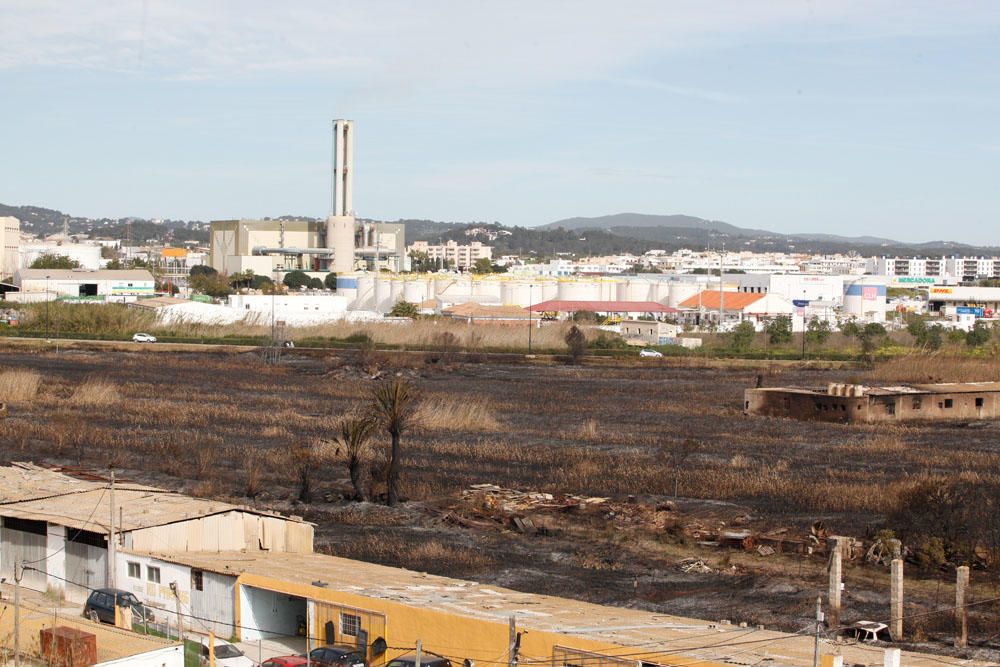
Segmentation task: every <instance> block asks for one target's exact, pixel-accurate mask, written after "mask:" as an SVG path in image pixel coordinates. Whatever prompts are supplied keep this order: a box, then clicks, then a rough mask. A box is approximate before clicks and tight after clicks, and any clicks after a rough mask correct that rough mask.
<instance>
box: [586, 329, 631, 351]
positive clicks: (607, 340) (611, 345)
mask: <svg viewBox="0 0 1000 667" xmlns="http://www.w3.org/2000/svg"><path fill="white" fill-rule="evenodd" d="M590 345H591V347H593V348H594V349H597V350H624V349H626V348H628V343H626V342H625V339H624V338H622V337H621V336H617V335H615V334H612V333H609V332H607V331H602V332H600V333H599V334H597V337H596V338H595V339H594V340H592V341H591V342H590Z"/></svg>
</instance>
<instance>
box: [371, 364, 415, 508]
mask: <svg viewBox="0 0 1000 667" xmlns="http://www.w3.org/2000/svg"><path fill="white" fill-rule="evenodd" d="M372 403H373V408H374V411H375V415H376V418H377V419H378V423H379V425H381V426H382V428H384V429H385V430H386V432H388V433H389V438H390V439H391V441H392V448H391V449H390V450H389V466H388V471H387V473H386V488H387V491H388V494H387V498H386V504H387V505H389V506H392V505H395V504H396V503H397V502H398V501H399V457H400V452H399V440H400V436H401V435H402V434H403V432H404V431H405V430H406V429H408V428H409V427H410V426H411V425H412V424H413V421H414V418H415V416H416V412H417V390H416V389H415V388H414V387H413V385H411V384H410V383H408V382H406V381H405V380H400V379H398V378H394V379H390V380H385V381H384V382H380V383H379V384H377V385H375V388H374V389H373V390H372Z"/></svg>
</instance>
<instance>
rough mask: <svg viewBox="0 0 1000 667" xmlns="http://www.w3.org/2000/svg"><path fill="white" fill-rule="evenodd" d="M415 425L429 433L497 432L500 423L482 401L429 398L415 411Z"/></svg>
mask: <svg viewBox="0 0 1000 667" xmlns="http://www.w3.org/2000/svg"><path fill="white" fill-rule="evenodd" d="M417 423H418V424H420V426H421V427H423V428H425V429H427V430H430V431H498V430H500V422H499V421H497V418H496V417H495V416H494V414H493V410H492V409H490V406H489V404H488V403H487V402H486V401H485V400H483V399H475V398H473V399H468V400H460V399H457V398H444V397H430V398H426V399H424V401H423V402H422V403H421V404H420V407H419V408H418V409H417Z"/></svg>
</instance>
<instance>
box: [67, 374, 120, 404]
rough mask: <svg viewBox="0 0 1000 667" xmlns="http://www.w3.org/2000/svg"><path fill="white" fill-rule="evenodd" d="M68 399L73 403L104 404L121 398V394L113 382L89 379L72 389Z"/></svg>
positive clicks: (115, 401)
mask: <svg viewBox="0 0 1000 667" xmlns="http://www.w3.org/2000/svg"><path fill="white" fill-rule="evenodd" d="M70 400H71V401H72V402H73V403H74V404H75V405H86V406H106V405H111V404H112V403H117V402H118V401H119V400H121V394H120V393H119V392H118V385H116V384H115V383H113V382H108V381H107V380H101V379H90V380H87V381H86V382H84V383H83V384H81V385H80V386H79V387H77V388H76V389H74V390H73V395H72V397H71V398H70Z"/></svg>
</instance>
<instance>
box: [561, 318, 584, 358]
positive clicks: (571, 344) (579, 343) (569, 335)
mask: <svg viewBox="0 0 1000 667" xmlns="http://www.w3.org/2000/svg"><path fill="white" fill-rule="evenodd" d="M565 340H566V347H567V348H569V356H570V359H571V360H572V361H573V363H574V364H575V363H577V362H578V361H580V357H582V356H583V355H584V354H586V352H587V336H586V335H585V334H584V333H583V331H582V330H581V329H580V327H578V326H576V325H575V324H574V325H573V326H571V327H570V328H569V331H567V332H566V339H565Z"/></svg>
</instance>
